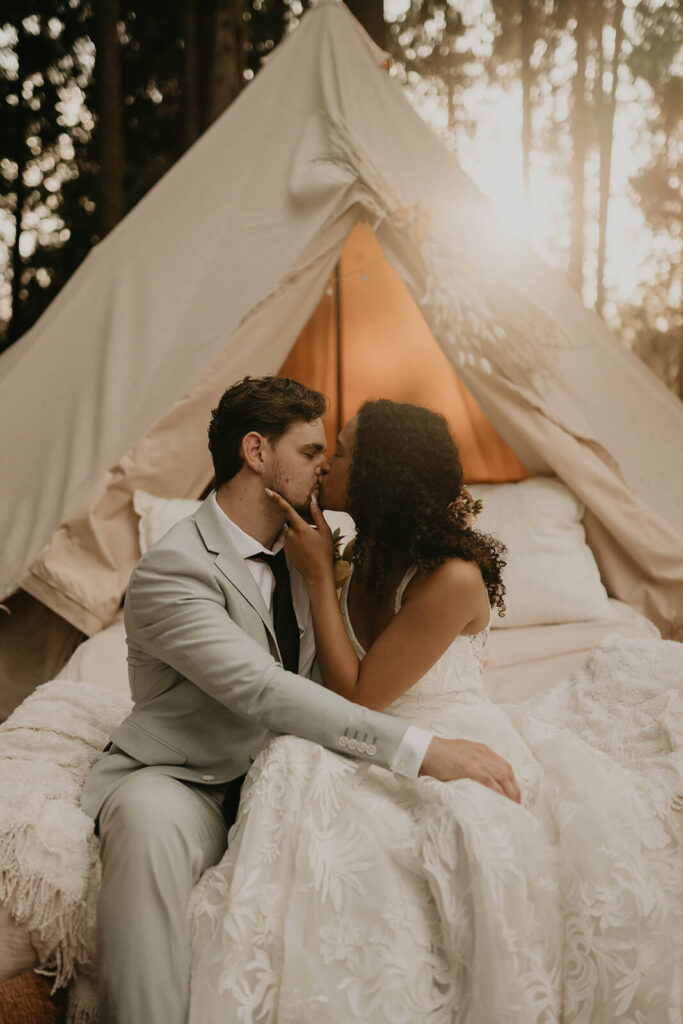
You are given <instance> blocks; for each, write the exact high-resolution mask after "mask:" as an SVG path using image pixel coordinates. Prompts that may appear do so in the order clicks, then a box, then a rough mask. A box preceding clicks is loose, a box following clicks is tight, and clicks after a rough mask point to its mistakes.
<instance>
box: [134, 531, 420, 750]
mask: <svg viewBox="0 0 683 1024" xmlns="http://www.w3.org/2000/svg"><path fill="white" fill-rule="evenodd" d="M126 620H127V628H128V630H129V633H130V636H131V639H132V640H133V641H134V642H137V643H139V644H140V646H141V647H142V648H143V649H144V650H145V651H146V652H147V653H149V654H151V655H153V656H154V657H156V658H158V659H159V660H160V661H163V662H164V663H165V664H167V665H170V666H171V667H172V668H173V669H175V670H176V671H177V672H179V673H180V674H181V675H182V676H184V677H185V678H186V679H189V680H190V681H191V682H193V683H194V684H195V685H196V686H197V687H199V688H200V689H201V690H203V691H204V692H205V693H207V694H208V695H209V696H210V697H212V698H213V699H214V700H217V701H219V702H220V703H221V704H224V705H225V706H226V707H228V708H230V710H231V711H233V712H234V713H235V714H238V715H240V716H241V717H242V718H245V719H249V720H250V721H252V722H254V723H256V724H258V725H260V726H261V727H262V728H264V729H268V730H270V731H272V732H278V733H292V734H293V735H296V736H301V737H303V738H304V739H310V740H312V741H314V742H316V743H321V744H322V745H323V746H325V747H328V748H329V749H331V750H335V751H338V752H339V753H344V754H353V755H354V756H357V757H360V758H362V759H364V760H368V761H371V762H372V763H374V764H380V765H382V766H384V767H387V768H388V767H390V766H391V762H392V759H393V757H394V755H395V753H396V750H397V748H398V746H399V743H400V741H401V738H402V737H403V734H404V733H405V731H406V728H407V723H406V722H404V721H402V720H400V719H398V718H392V717H391V716H388V715H382V714H378V713H377V712H373V711H369V710H368V709H366V708H361V707H359V706H358V705H354V704H352V703H351V702H350V701H347V700H345V699H344V698H343V697H339V696H338V695H337V694H334V693H331V692H329V691H328V690H325V689H324V688H323V687H321V686H319V685H318V684H317V683H314V682H312V681H311V680H310V679H305V678H303V677H302V676H298V675H296V674H294V673H292V672H287V671H285V669H283V668H282V666H281V665H279V664H278V662H277V661H276V660H275V659H274V658H273V657H272V656H271V654H270V653H269V652H268V651H266V650H264V648H263V647H262V646H261V644H260V643H259V642H258V641H257V640H255V639H253V637H251V636H249V634H248V633H246V632H245V631H244V630H243V629H241V628H240V626H238V625H237V624H236V623H235V622H233V620H232V619H231V618H230V616H229V615H228V613H227V610H226V608H225V598H224V595H223V593H222V591H221V589H220V588H219V587H218V585H217V584H216V582H215V580H214V579H213V577H212V574H211V571H210V569H209V567H208V565H207V566H206V567H205V566H202V565H201V564H200V565H198V564H197V562H196V559H193V558H192V557H190V556H188V555H186V554H184V553H182V552H179V551H177V550H173V549H169V548H163V549H153V550H152V551H150V552H148V554H147V556H146V557H145V559H144V560H143V561H142V562H140V563H139V564H138V567H137V569H136V570H135V572H134V574H133V577H132V578H131V583H130V586H129V590H128V595H127V599H126ZM349 737H353V738H354V739H358V738H360V743H361V746H360V748H359V747H357V746H356V744H354V745H353V746H352V747H349V746H348V739H349Z"/></svg>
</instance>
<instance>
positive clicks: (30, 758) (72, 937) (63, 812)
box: [0, 679, 131, 988]
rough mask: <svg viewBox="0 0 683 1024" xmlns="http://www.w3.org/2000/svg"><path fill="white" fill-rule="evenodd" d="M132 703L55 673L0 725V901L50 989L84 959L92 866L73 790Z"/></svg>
mask: <svg viewBox="0 0 683 1024" xmlns="http://www.w3.org/2000/svg"><path fill="white" fill-rule="evenodd" d="M130 707H131V704H130V700H129V699H128V698H127V697H125V696H123V695H122V694H120V693H114V692H113V691H110V690H105V689H102V688H101V687H97V686H94V685H93V684H91V683H76V682H72V681H70V680H64V679H59V680H54V681H53V682H49V683H44V684H43V685H42V686H40V687H38V689H37V690H35V692H34V693H32V694H31V695H30V696H29V697H27V699H26V700H25V701H24V702H23V704H21V705H20V706H19V707H18V708H17V709H16V711H15V712H14V713H13V714H12V715H11V716H10V718H8V720H7V721H6V722H5V723H3V724H2V725H0V902H2V904H3V905H4V906H5V907H6V908H7V909H8V910H9V912H10V914H11V915H12V917H13V918H14V920H15V921H16V922H17V924H19V925H22V926H25V927H26V928H27V930H28V931H29V932H30V934H31V940H32V942H33V945H34V947H35V949H36V953H37V954H38V959H39V962H40V964H41V967H42V968H43V969H44V970H45V971H46V972H49V973H50V974H53V975H54V979H55V988H58V987H61V986H63V985H65V984H66V983H67V982H68V981H69V980H70V979H71V978H72V977H73V975H74V971H75V968H76V966H77V965H78V966H80V967H81V968H85V969H86V970H87V969H88V968H89V967H90V966H92V950H93V948H94V941H93V940H94V924H95V912H96V907H97V893H98V888H99V877H100V876H99V871H100V866H99V858H98V840H97V838H96V836H95V834H94V831H93V822H92V819H91V818H89V817H88V816H87V815H86V814H84V813H83V811H82V810H81V808H80V803H79V796H80V791H81V788H82V786H83V783H84V781H85V779H86V776H87V775H88V772H89V770H90V766H91V764H92V762H93V760H94V759H95V757H96V755H97V754H98V753H99V752H100V751H101V750H102V749H103V747H104V746H105V744H106V743H107V741H108V739H109V736H110V734H111V733H112V732H113V730H114V729H115V728H116V727H117V726H118V724H119V723H120V722H121V720H122V719H123V718H124V717H125V716H126V714H127V713H128V712H129V710H130Z"/></svg>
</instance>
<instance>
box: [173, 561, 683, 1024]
mask: <svg viewBox="0 0 683 1024" xmlns="http://www.w3.org/2000/svg"><path fill="white" fill-rule="evenodd" d="M411 577H412V573H411V572H410V571H409V573H408V574H406V577H405V578H404V580H403V582H402V584H401V587H400V588H399V591H398V593H397V597H396V608H397V610H398V608H399V607H400V603H401V599H402V594H403V591H404V589H405V586H406V585H407V583H408V582H409V580H410V578H411ZM347 592H348V581H347V584H346V587H345V588H344V591H343V592H342V602H341V607H342V614H343V616H344V619H345V622H346V627H347V630H348V631H349V635H350V637H351V639H352V642H353V644H354V647H355V648H356V650H357V652H358V654H359V656H361V657H362V656H363V653H364V652H363V650H362V648H361V647H360V645H359V643H358V641H357V639H356V637H355V636H354V633H353V629H352V626H351V623H350V621H349V617H348V608H347V602H346V595H347ZM487 635H488V628H487V629H486V630H484V631H483V632H481V633H477V634H476V635H473V636H460V637H458V638H457V639H456V640H455V641H454V642H453V644H451V646H450V647H449V649H448V650H447V651H446V652H445V654H444V655H443V656H442V657H441V658H440V659H439V660H438V662H437V663H436V664H435V665H434V666H433V667H432V668H431V670H430V671H429V672H428V673H427V675H426V676H424V678H423V679H421V680H420V681H419V682H418V683H417V684H416V685H415V686H414V687H412V689H411V690H410V691H409V692H407V693H406V694H404V695H403V696H402V697H401V698H400V699H399V700H397V701H396V702H395V703H394V704H393V705H392V706H391V707H390V708H389V709H388V710H389V712H390V713H392V714H396V715H400V716H401V717H402V718H405V719H407V720H409V721H411V722H415V723H418V724H420V725H423V726H425V727H427V728H430V729H432V730H433V731H434V732H435V733H438V734H439V735H443V736H462V737H466V738H469V739H476V740H481V741H484V742H486V743H487V744H488V745H489V746H491V747H492V748H493V749H494V750H496V751H497V752H498V753H499V754H501V755H502V756H503V757H505V758H506V759H507V760H508V761H510V762H511V763H512V765H513V767H514V770H515V774H516V776H517V779H518V781H519V784H520V787H521V789H522V792H523V802H522V806H519V805H517V804H513V803H512V802H511V801H509V800H507V799H506V798H504V797H501V796H499V795H498V794H496V793H494V792H492V791H490V790H488V789H486V788H484V787H483V786H481V785H479V784H478V783H476V782H472V781H470V780H462V781H458V782H453V783H448V784H442V783H439V782H435V781H434V780H431V779H427V778H421V779H418V780H415V781H413V780H410V779H406V778H402V777H400V776H395V775H392V774H391V773H390V772H388V771H386V770H384V769H380V768H377V767H375V766H372V765H368V764H365V763H361V762H356V761H354V760H351V759H348V758H344V757H342V756H339V755H337V754H334V753H331V752H330V751H327V750H325V749H323V748H322V747H320V746H317V745H315V744H313V743H309V742H307V741H305V740H301V739H297V738H294V737H290V736H282V737H278V738H276V739H274V740H273V741H272V742H270V744H269V745H268V746H267V747H266V748H265V749H264V750H263V751H262V752H261V753H260V754H259V756H258V757H257V759H256V761H255V763H254V765H253V767H252V769H251V772H250V774H249V777H248V779H247V781H246V783H245V786H244V790H243V797H242V804H241V807H240V812H239V816H238V819H237V821H236V823H235V825H234V827H233V829H232V831H231V833H230V843H229V849H228V852H227V853H226V855H225V857H224V858H223V860H222V862H221V863H220V864H218V865H217V866H216V867H214V868H212V869H210V870H209V871H207V872H206V874H205V875H204V877H203V879H202V880H201V881H200V883H199V885H198V886H197V887H196V889H195V892H194V896H193V901H192V904H191V908H190V915H191V926H192V945H193V974H192V1009H191V1017H190V1021H191V1024H219V1022H220V1024H233V1022H237V1021H244V1022H247V1024H250V1022H257V1021H258V1022H259V1024H262V1022H278V1024H342V1022H343V1024H349V1022H351V1021H352V1022H363V1024H385V1022H386V1024H423V1022H424V1024H426V1022H429V1024H437V1022H438V1024H442V1022H443V1024H446V1022H448V1024H454V1022H467V1024H505V1022H513V1021H514V1022H516V1024H533V1022H544V1024H545V1022H548V1024H549V1022H552V1021H558V1022H559V1021H561V1022H563V1024H569V1022H571V1024H588V1022H592V1024H610V1022H613V1021H621V1022H629V1024H680V1022H681V1021H682V1020H683V981H682V978H681V967H682V963H681V961H682V957H683V864H682V856H681V846H680V845H679V842H678V841H677V839H676V825H675V821H676V814H675V812H674V811H672V810H671V798H672V796H674V795H675V793H676V792H680V775H677V771H678V770H680V758H679V754H680V745H681V742H682V741H683V737H682V736H681V735H680V734H679V735H677V736H673V735H672V732H671V729H672V728H674V726H673V725H671V723H672V722H673V723H675V728H680V727H681V721H682V718H681V708H682V707H683V703H681V701H680V696H681V691H680V690H679V691H678V693H676V692H673V693H669V694H668V697H667V699H666V700H668V704H667V702H666V700H665V701H664V704H663V705H662V702H661V700H660V696H661V694H660V693H659V691H656V689H653V687H652V685H651V683H650V682H648V680H645V679H643V680H640V679H633V680H632V685H630V686H629V687H623V686H622V689H621V691H620V693H617V694H615V693H614V692H610V685H612V689H614V680H612V683H611V684H610V679H609V678H607V677H606V678H605V681H604V684H601V683H599V681H598V682H595V680H593V683H592V684H591V688H590V689H589V690H587V691H586V694H584V698H585V699H584V704H583V710H582V705H581V699H580V695H578V696H577V694H578V691H577V689H576V686H574V689H572V688H571V686H570V684H567V685H566V686H565V684H561V685H560V687H559V688H557V690H556V692H555V693H554V695H548V696H543V697H541V698H539V699H537V700H535V701H531V702H527V703H526V704H524V705H520V706H518V707H512V706H508V707H506V708H502V707H499V706H496V705H494V704H492V703H491V702H490V701H488V700H487V699H486V698H485V697H484V695H483V692H482V658H483V650H484V647H485V644H486V639H487ZM627 643H628V642H627V641H622V644H627ZM659 643H660V644H661V643H662V642H659ZM664 646H666V645H664ZM619 650H620V648H619V646H618V644H617V646H616V647H615V653H614V658H617V660H618V658H619V656H620V655H619ZM608 653H609V652H608ZM614 658H613V660H614ZM622 660H623V658H622ZM632 674H633V673H632ZM636 674H637V673H636ZM563 686H565V688H564V690H563ZM567 687H569V688H567ZM648 687H649V688H648ZM682 689H683V684H682ZM676 699H678V701H679V703H678V705H677V706H676V707H673V704H672V701H674V702H675V700H676ZM658 701H659V703H658ZM586 709H587V710H586ZM648 709H649V710H648ZM655 722H659V723H660V724H659V725H655V724H654V723H655ZM662 722H664V723H666V722H668V723H669V725H668V726H667V727H666V728H665V727H664V726H662V725H661V723H662ZM662 729H663V730H664V731H662ZM667 729H668V732H667ZM582 734H585V736H586V737H587V738H588V740H589V742H586V740H585V739H584V738H582ZM667 737H668V738H667ZM676 747H678V748H679V753H678V754H677V753H676V751H675V748H676ZM599 748H602V749H599ZM674 803H675V797H674ZM679 817H680V815H679Z"/></svg>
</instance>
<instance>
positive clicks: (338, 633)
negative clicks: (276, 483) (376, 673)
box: [270, 491, 361, 703]
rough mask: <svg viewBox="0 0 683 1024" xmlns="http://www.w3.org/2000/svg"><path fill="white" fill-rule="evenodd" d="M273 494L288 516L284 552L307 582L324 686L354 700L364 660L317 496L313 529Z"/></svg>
mask: <svg viewBox="0 0 683 1024" xmlns="http://www.w3.org/2000/svg"><path fill="white" fill-rule="evenodd" d="M270 496H271V497H272V498H273V500H274V501H276V502H277V503H278V504H279V506H280V508H281V509H282V511H283V512H284V513H285V515H286V516H287V521H288V523H289V529H288V531H287V535H286V538H285V552H286V554H287V556H288V557H289V558H291V560H292V562H293V563H294V565H295V566H296V567H297V569H298V570H299V572H300V573H301V575H302V576H303V577H304V580H305V582H306V589H307V591H308V596H309V600H310V602H311V617H312V619H313V631H314V633H315V654H316V658H317V660H318V665H319V667H320V672H321V675H322V677H323V680H324V683H325V686H326V687H327V689H329V690H333V691H334V692H335V693H339V694H341V696H342V697H348V698H349V699H350V700H353V701H354V702H355V703H361V702H359V701H357V700H356V697H355V692H356V684H357V682H358V674H359V671H360V666H361V661H360V659H359V657H358V655H357V654H356V652H355V651H354V649H353V645H352V643H351V641H350V640H349V635H348V633H347V632H346V627H345V625H344V620H343V619H342V616H341V611H340V609H339V600H338V598H337V585H336V583H335V579H334V554H333V552H334V542H333V540H332V531H331V530H330V528H329V526H328V525H327V522H326V520H325V517H324V516H323V514H322V512H321V511H320V506H319V505H318V503H317V500H316V499H315V498H312V499H311V518H312V519H313V522H314V524H315V526H316V529H315V530H312V529H311V527H310V526H309V524H308V523H307V522H306V521H305V520H304V519H302V517H301V516H300V515H298V514H297V512H295V511H294V509H293V508H292V507H291V505H289V504H288V502H287V501H286V500H285V499H284V498H283V497H282V496H281V495H279V494H277V493H276V492H275V491H271V492H270Z"/></svg>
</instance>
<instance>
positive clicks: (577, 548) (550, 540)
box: [469, 477, 610, 627]
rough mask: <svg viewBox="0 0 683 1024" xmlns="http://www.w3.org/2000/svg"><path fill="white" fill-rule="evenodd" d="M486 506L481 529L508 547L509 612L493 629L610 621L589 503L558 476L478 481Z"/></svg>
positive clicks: (473, 489)
mask: <svg viewBox="0 0 683 1024" xmlns="http://www.w3.org/2000/svg"><path fill="white" fill-rule="evenodd" d="M469 490H470V491H471V492H472V495H473V496H474V497H475V498H480V499H481V500H482V502H483V503H484V509H483V511H482V513H481V514H480V516H479V518H478V519H477V524H476V525H477V529H478V530H481V531H482V533H491V534H493V535H494V536H496V537H499V538H500V539H501V540H502V541H503V543H504V544H505V545H506V546H507V549H508V554H507V556H506V562H507V565H506V567H505V569H504V571H503V579H504V582H505V591H506V593H505V604H506V608H507V610H506V613H505V617H504V618H502V619H501V618H499V616H498V614H497V613H496V612H495V610H494V614H493V623H492V625H493V626H497V627H513V626H538V625H543V624H545V623H558V622H580V621H584V620H588V619H602V618H605V617H609V615H610V606H609V603H608V597H607V591H606V590H605V588H604V586H603V585H602V582H601V580H600V573H599V571H598V566H597V564H596V561H595V558H594V557H593V552H592V551H591V550H590V548H589V547H588V545H587V544H586V534H585V531H584V528H583V523H582V519H583V512H584V506H583V503H582V502H580V501H579V499H578V498H577V497H576V495H575V494H573V493H572V491H570V490H569V488H568V487H566V486H565V484H563V483H561V482H560V481H559V480H557V479H556V478H554V477H532V478H531V479H530V480H522V481H521V482H520V483H516V484H473V485H472V486H471V487H470V488H469Z"/></svg>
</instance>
